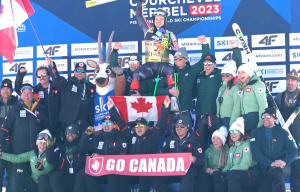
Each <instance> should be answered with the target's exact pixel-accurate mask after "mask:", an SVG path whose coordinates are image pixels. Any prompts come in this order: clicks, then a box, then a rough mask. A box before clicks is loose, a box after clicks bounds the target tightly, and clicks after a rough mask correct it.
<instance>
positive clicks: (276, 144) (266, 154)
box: [250, 126, 298, 172]
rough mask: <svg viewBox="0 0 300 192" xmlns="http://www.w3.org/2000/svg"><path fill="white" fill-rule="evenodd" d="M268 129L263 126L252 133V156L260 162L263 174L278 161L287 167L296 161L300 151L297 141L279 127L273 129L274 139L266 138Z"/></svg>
mask: <svg viewBox="0 0 300 192" xmlns="http://www.w3.org/2000/svg"><path fill="white" fill-rule="evenodd" d="M266 131H267V129H266V128H265V127H264V126H261V127H259V128H257V129H253V130H252V132H251V139H250V147H251V152H252V156H253V158H254V159H255V160H257V161H258V163H259V167H260V169H261V170H262V172H266V171H268V170H269V169H270V167H271V164H272V163H273V162H274V161H275V160H278V159H281V160H283V161H285V162H286V164H287V165H291V163H292V162H293V161H294V160H295V159H296V157H297V154H298V151H297V146H296V143H295V140H294V139H293V137H292V136H291V135H289V133H288V132H287V131H286V130H284V129H282V128H281V127H279V126H275V127H273V128H272V137H270V138H267V137H266Z"/></svg>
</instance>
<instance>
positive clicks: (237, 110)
mask: <svg viewBox="0 0 300 192" xmlns="http://www.w3.org/2000/svg"><path fill="white" fill-rule="evenodd" d="M241 94H242V89H241V88H240V87H239V85H238V84H237V83H235V84H234V85H233V86H232V87H231V89H229V88H228V87H227V81H223V82H222V86H221V87H220V89H219V93H218V97H223V102H222V103H221V104H220V103H219V102H218V98H217V100H216V104H217V117H219V118H224V117H228V118H230V122H229V126H231V124H232V123H233V122H234V121H235V120H236V119H237V118H238V117H240V116H241Z"/></svg>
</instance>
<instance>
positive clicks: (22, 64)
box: [9, 62, 26, 73]
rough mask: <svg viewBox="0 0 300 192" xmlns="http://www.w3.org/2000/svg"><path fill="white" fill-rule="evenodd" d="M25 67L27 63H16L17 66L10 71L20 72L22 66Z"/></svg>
mask: <svg viewBox="0 0 300 192" xmlns="http://www.w3.org/2000/svg"><path fill="white" fill-rule="evenodd" d="M24 65H26V62H23V63H16V64H14V65H13V66H12V67H11V68H10V69H9V71H13V72H16V73H17V72H18V71H19V70H20V68H21V67H22V66H24Z"/></svg>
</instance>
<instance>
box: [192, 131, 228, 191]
mask: <svg viewBox="0 0 300 192" xmlns="http://www.w3.org/2000/svg"><path fill="white" fill-rule="evenodd" d="M227 135H228V132H227V128H226V127H220V129H218V130H216V131H215V132H214V133H213V135H212V137H211V141H212V144H211V145H210V148H208V149H206V151H205V153H204V157H205V164H204V167H203V169H202V170H201V171H200V174H199V175H198V176H197V178H196V181H198V182H196V185H195V192H201V191H205V192H227V186H226V184H225V183H224V182H222V180H221V171H222V169H223V168H224V167H225V165H226V162H227V155H228V150H229V148H228V146H227V144H226V138H227Z"/></svg>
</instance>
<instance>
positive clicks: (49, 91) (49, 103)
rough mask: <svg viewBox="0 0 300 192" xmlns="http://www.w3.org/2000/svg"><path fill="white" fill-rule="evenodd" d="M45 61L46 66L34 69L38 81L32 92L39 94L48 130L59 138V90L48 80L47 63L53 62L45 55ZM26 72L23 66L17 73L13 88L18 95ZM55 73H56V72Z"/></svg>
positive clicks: (49, 75)
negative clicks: (47, 122)
mask: <svg viewBox="0 0 300 192" xmlns="http://www.w3.org/2000/svg"><path fill="white" fill-rule="evenodd" d="M46 63H47V65H48V66H41V67H38V68H37V69H36V70H35V77H36V78H37V79H38V81H39V83H38V84H37V85H36V86H34V87H33V92H34V93H35V94H38V95H39V98H40V103H41V104H42V105H44V106H45V111H46V113H47V118H48V121H49V131H50V132H51V134H52V135H53V136H54V137H56V138H58V139H59V138H60V134H61V133H60V132H61V127H60V123H59V122H58V115H59V111H60V99H61V92H60V90H58V86H57V85H56V84H55V83H54V82H53V81H51V80H50V77H51V74H50V70H49V65H50V64H53V61H52V60H51V59H50V58H48V57H47V58H46ZM26 73H27V70H26V68H25V67H21V68H20V69H19V71H18V73H17V77H16V81H15V90H16V92H17V93H18V94H19V95H20V94H21V93H20V89H21V86H22V82H23V79H24V76H25V75H26ZM55 74H58V72H56V73H55ZM53 79H54V78H53Z"/></svg>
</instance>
